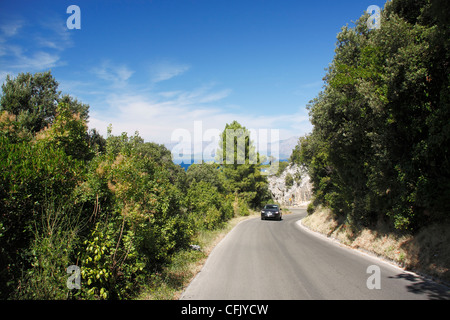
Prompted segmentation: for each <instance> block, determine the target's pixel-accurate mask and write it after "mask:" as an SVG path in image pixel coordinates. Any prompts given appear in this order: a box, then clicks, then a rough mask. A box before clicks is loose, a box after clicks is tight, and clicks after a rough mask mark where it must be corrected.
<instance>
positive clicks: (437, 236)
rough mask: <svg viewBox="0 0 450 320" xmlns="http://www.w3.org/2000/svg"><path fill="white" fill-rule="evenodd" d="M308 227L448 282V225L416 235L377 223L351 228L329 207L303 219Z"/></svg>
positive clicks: (449, 237) (432, 226)
mask: <svg viewBox="0 0 450 320" xmlns="http://www.w3.org/2000/svg"><path fill="white" fill-rule="evenodd" d="M303 224H304V225H305V226H307V227H308V228H310V229H312V230H314V231H317V232H320V233H322V234H325V235H327V236H328V237H331V238H334V239H337V240H338V241H340V242H341V243H343V244H345V245H348V246H350V247H352V248H358V249H362V250H365V251H369V252H371V253H374V254H376V255H378V256H380V257H383V258H385V259H388V260H391V261H393V262H395V263H397V264H398V265H400V266H402V267H405V268H407V269H409V270H413V271H416V272H422V273H425V274H427V275H429V276H432V277H435V278H438V279H441V280H444V281H446V282H449V281H450V269H449V268H450V246H449V244H450V225H448V224H447V225H431V226H428V227H426V228H423V229H422V230H421V231H420V232H419V233H418V234H417V235H414V236H413V235H401V234H398V233H395V232H392V231H389V230H388V228H387V227H386V226H385V225H383V224H382V223H379V224H378V225H377V227H376V229H361V230H357V231H356V232H355V230H352V229H351V228H349V227H348V226H347V225H345V224H344V223H343V222H342V221H338V219H336V217H335V215H333V214H332V213H331V212H330V210H328V209H324V208H322V207H318V208H317V210H316V211H315V212H314V213H313V214H312V215H309V216H308V217H306V218H305V219H304V220H303Z"/></svg>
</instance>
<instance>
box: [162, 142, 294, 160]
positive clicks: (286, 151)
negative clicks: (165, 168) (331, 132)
mask: <svg viewBox="0 0 450 320" xmlns="http://www.w3.org/2000/svg"><path fill="white" fill-rule="evenodd" d="M297 142H298V137H291V138H288V139H285V140H280V141H279V142H276V143H278V144H279V145H278V153H279V156H278V157H277V158H278V159H279V160H288V159H289V158H290V156H291V153H292V150H293V149H294V148H295V146H296V145H297ZM276 143H275V144H276ZM210 144H211V142H203V150H206V148H207V147H208V146H209V145H210ZM164 145H165V147H166V148H167V149H169V150H173V148H174V147H175V146H177V145H178V142H170V143H165V144H164ZM275 147H276V145H274V144H271V145H270V146H269V148H268V150H269V152H268V153H269V154H268V155H270V150H274V148H275ZM191 150H194V147H193V146H192V148H191ZM264 152H265V150H262V152H260V153H264ZM215 153H216V150H214V151H213V152H212V154H211V155H209V154H208V156H207V157H206V158H204V159H203V160H204V161H213V160H214V157H215ZM191 158H194V159H200V158H201V156H200V155H197V154H191ZM174 162H175V163H177V164H179V163H181V161H174Z"/></svg>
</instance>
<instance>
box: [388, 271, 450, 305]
mask: <svg viewBox="0 0 450 320" xmlns="http://www.w3.org/2000/svg"><path fill="white" fill-rule="evenodd" d="M389 278H390V279H403V280H406V281H408V282H409V283H410V284H409V285H408V286H407V289H408V291H409V292H411V293H415V294H425V295H427V296H428V298H429V299H431V300H450V289H449V288H448V287H446V286H445V285H436V283H433V282H431V281H428V280H426V279H424V278H422V277H420V276H417V275H414V274H410V273H400V274H398V275H396V276H394V277H392V276H391V277H389Z"/></svg>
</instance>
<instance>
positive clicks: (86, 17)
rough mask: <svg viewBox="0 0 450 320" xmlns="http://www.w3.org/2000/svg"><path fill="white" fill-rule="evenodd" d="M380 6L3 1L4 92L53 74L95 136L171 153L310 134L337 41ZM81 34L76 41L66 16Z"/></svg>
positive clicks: (289, 1)
mask: <svg viewBox="0 0 450 320" xmlns="http://www.w3.org/2000/svg"><path fill="white" fill-rule="evenodd" d="M384 3H385V1H384V0H383V1H379V0H348V1H346V0H342V1H321V0H316V1H298V0H139V1H137V0H136V1H131V0H128V1H113V0H109V1H100V0H89V1H82V0H71V1H62V0H59V1H22V0H15V1H1V2H0V82H3V81H4V79H5V77H6V74H11V75H13V76H15V75H17V74H18V73H19V72H31V73H35V72H40V71H46V70H51V71H52V74H53V75H54V77H55V78H56V80H57V81H58V82H59V83H60V90H62V91H63V92H64V93H68V94H70V95H72V96H74V97H76V98H77V99H79V100H80V101H82V102H84V103H87V104H89V105H90V107H91V108H90V122H89V126H90V127H95V128H97V129H98V130H99V131H100V132H101V133H102V134H105V133H106V128H107V126H108V124H109V123H112V125H113V133H114V134H120V133H121V132H123V131H126V132H128V133H130V134H133V133H134V132H135V131H139V133H140V135H141V136H142V137H143V138H144V139H145V140H146V141H155V142H158V143H165V142H169V141H170V140H171V134H172V133H173V132H174V130H176V129H180V128H182V129H186V130H188V131H190V132H193V128H194V121H202V126H203V128H202V129H203V130H206V129H208V128H213V129H219V130H223V128H224V127H225V124H226V123H230V122H231V121H233V120H237V121H239V122H240V123H241V124H243V125H244V126H246V127H247V128H253V129H256V130H258V129H269V130H270V129H278V130H280V138H281V139H286V138H289V137H292V136H301V135H304V134H306V133H308V132H310V131H311V128H312V127H311V124H310V122H309V119H308V112H307V110H306V105H307V103H308V102H309V101H310V100H311V99H313V98H314V97H316V96H317V94H318V93H319V91H320V90H321V88H322V85H323V82H322V78H323V77H324V75H325V70H324V69H325V68H326V67H327V66H328V65H329V63H330V62H331V61H332V58H333V55H334V48H335V43H336V35H337V33H338V32H339V31H340V29H341V27H342V26H344V25H346V24H349V25H352V24H351V22H352V21H355V20H357V19H358V18H359V17H360V16H361V15H362V14H363V13H364V11H365V10H366V9H367V8H368V7H369V6H370V5H378V6H380V7H383V6H384ZM72 4H75V5H78V6H79V7H80V9H81V29H80V30H76V29H73V30H69V29H68V28H67V26H66V20H67V19H68V18H69V16H70V14H68V13H66V10H67V7H68V6H69V5H72Z"/></svg>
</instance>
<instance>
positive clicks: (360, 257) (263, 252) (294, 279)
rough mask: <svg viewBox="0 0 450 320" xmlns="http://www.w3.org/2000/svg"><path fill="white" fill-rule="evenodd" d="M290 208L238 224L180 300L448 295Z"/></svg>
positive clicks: (442, 288)
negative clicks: (328, 235) (330, 235)
mask: <svg viewBox="0 0 450 320" xmlns="http://www.w3.org/2000/svg"><path fill="white" fill-rule="evenodd" d="M291 211H292V212H293V214H290V215H284V216H283V220H282V221H262V220H260V219H258V218H255V219H249V220H246V221H243V222H241V223H240V224H238V225H237V226H236V227H235V228H234V229H233V230H232V231H231V232H230V233H229V234H228V235H227V236H226V237H225V238H224V239H223V240H222V241H221V242H220V243H219V244H218V245H217V246H216V247H215V248H214V250H213V251H212V252H211V254H210V256H209V257H208V259H207V261H206V263H205V265H204V267H203V269H202V270H201V272H199V273H198V274H197V276H196V277H195V278H194V280H193V281H192V282H191V284H190V285H189V286H188V288H187V289H186V290H185V292H184V293H183V294H182V296H181V299H195V300H215V299H218V300H219V299H220V300H304V299H351V300H354V299H355V300H356V299H383V300H391V299H450V290H449V288H448V287H446V286H443V285H440V284H437V283H435V282H432V281H429V280H426V279H424V278H422V277H420V276H418V275H416V274H413V273H409V272H405V271H403V270H402V269H400V268H398V267H395V266H392V265H390V264H388V263H386V262H384V261H381V260H380V259H378V258H375V257H371V256H368V255H366V254H363V253H360V252H358V251H356V250H352V249H349V248H346V247H344V246H341V245H339V244H338V243H335V242H332V241H330V240H328V239H325V238H323V237H320V236H317V235H316V234H314V233H313V232H311V231H308V230H305V229H304V228H302V227H300V226H299V225H298V224H297V222H298V221H299V220H300V219H302V218H303V217H304V216H305V215H306V211H305V210H302V209H291ZM374 266H375V267H374Z"/></svg>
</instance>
